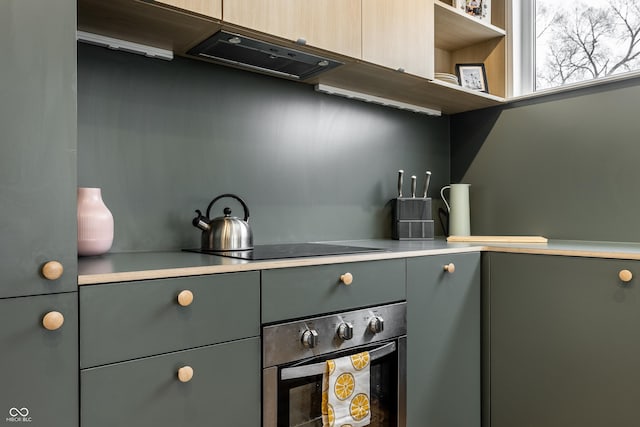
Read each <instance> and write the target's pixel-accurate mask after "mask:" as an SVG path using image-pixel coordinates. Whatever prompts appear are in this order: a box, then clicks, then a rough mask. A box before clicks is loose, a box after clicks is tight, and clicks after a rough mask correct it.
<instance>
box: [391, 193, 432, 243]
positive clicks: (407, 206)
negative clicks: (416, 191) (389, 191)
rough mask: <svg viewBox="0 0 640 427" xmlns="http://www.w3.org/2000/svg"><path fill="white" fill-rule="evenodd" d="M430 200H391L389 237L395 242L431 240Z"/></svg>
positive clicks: (406, 198)
mask: <svg viewBox="0 0 640 427" xmlns="http://www.w3.org/2000/svg"><path fill="white" fill-rule="evenodd" d="M433 228H434V225H433V216H432V214H431V198H430V197H427V198H423V197H401V198H397V199H393V200H391V237H393V238H394V239H395V240H433Z"/></svg>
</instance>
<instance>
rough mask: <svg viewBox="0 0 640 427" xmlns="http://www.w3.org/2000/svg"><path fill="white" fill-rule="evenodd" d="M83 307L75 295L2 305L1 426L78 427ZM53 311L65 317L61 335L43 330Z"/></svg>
mask: <svg viewBox="0 0 640 427" xmlns="http://www.w3.org/2000/svg"><path fill="white" fill-rule="evenodd" d="M77 307H78V294H77V293H75V292H73V293H65V294H55V295H43V296H37V297H26V298H10V299H5V300H0V321H1V322H2V327H0V378H1V379H0V384H1V386H0V420H2V421H5V418H6V419H7V421H6V423H7V424H6V425H14V423H15V425H22V424H21V423H23V422H24V423H27V422H28V423H29V424H28V425H30V426H33V427H38V426H41V427H74V426H77V425H78V416H77V414H78V309H77ZM51 311H57V312H59V313H61V314H62V315H63V316H64V323H63V324H62V326H61V327H60V328H59V329H57V330H47V329H45V328H44V327H43V326H42V320H43V317H44V316H45V315H46V314H47V313H49V312H51ZM13 408H15V409H13ZM18 411H19V413H18ZM23 416H24V417H25V418H26V419H25V418H23ZM3 425H5V424H3Z"/></svg>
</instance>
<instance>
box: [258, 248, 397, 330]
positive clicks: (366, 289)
mask: <svg viewBox="0 0 640 427" xmlns="http://www.w3.org/2000/svg"><path fill="white" fill-rule="evenodd" d="M347 273H349V274H350V275H351V276H350V278H351V279H352V280H351V281H349V280H347V281H346V282H345V281H343V280H342V279H341V278H344V277H345V276H346V274H347ZM347 282H349V283H347ZM405 298H406V293H405V261H404V259H391V260H380V261H365V262H350V263H344V264H330V265H318V266H310V267H295V268H281V269H274V270H264V271H263V272H262V322H263V323H269V322H275V321H279V320H286V319H292V318H296V317H307V316H312V315H316V314H321V313H329V312H334V311H340V310H352V309H355V308H359V307H366V306H371V305H376V304H386V303H390V302H395V301H403V300H404V299H405Z"/></svg>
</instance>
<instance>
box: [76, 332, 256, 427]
mask: <svg viewBox="0 0 640 427" xmlns="http://www.w3.org/2000/svg"><path fill="white" fill-rule="evenodd" d="M185 366H189V367H191V369H192V370H193V377H192V378H191V380H189V381H188V382H181V381H180V380H179V379H178V374H177V372H178V370H179V369H180V368H182V367H185ZM260 375H261V370H260V339H259V338H257V337H256V338H249V339H245V340H240V341H232V342H228V343H225V344H217V345H213V346H208V347H200V348H197V349H193V350H188V351H181V352H176V353H169V354H165V355H161V356H156V357H148V358H144V359H137V360H133V361H130V362H123V363H118V364H115V365H107V366H101V367H98V368H90V369H84V370H83V371H82V372H81V374H80V376H81V383H82V387H81V388H82V409H81V420H82V425H83V426H87V427H115V426H118V427H120V426H137V427H177V426H180V427H186V426H194V427H203V426H233V427H256V426H259V425H260V414H261V403H260V393H261V389H260Z"/></svg>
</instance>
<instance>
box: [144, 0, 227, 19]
mask: <svg viewBox="0 0 640 427" xmlns="http://www.w3.org/2000/svg"><path fill="white" fill-rule="evenodd" d="M156 3H164V4H167V5H169V6H174V7H177V8H179V9H184V10H188V11H190V12H195V13H199V14H200V15H206V16H210V17H212V18H215V19H222V0H156Z"/></svg>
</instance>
